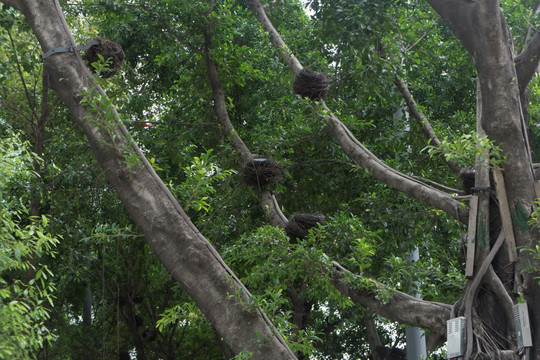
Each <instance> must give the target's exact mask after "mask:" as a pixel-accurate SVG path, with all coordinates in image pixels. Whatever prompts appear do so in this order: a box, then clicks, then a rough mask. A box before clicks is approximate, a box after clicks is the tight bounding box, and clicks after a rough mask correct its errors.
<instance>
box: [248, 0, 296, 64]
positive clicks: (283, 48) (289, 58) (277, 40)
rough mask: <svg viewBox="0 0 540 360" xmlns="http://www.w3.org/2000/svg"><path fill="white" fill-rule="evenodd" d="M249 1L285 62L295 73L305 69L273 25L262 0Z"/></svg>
mask: <svg viewBox="0 0 540 360" xmlns="http://www.w3.org/2000/svg"><path fill="white" fill-rule="evenodd" d="M248 2H249V6H250V7H251V10H252V11H253V13H254V14H255V17H256V18H257V20H259V23H260V24H261V25H262V27H263V29H264V30H265V31H266V32H268V34H269V35H270V41H271V42H272V45H274V47H275V48H276V50H277V52H278V53H279V55H280V56H281V58H282V59H283V61H285V63H286V64H287V65H288V66H289V67H290V68H291V70H292V72H293V74H295V75H296V74H298V73H299V72H300V71H301V70H302V69H303V66H302V64H300V61H298V59H297V58H296V56H294V54H293V53H292V52H291V50H290V49H289V47H288V46H287V44H285V42H284V41H283V39H282V38H281V36H280V35H279V33H278V32H277V30H276V29H275V28H274V25H272V23H271V22H270V20H269V19H268V17H267V16H266V12H265V11H264V8H263V6H262V4H261V2H260V1H259V0H248Z"/></svg>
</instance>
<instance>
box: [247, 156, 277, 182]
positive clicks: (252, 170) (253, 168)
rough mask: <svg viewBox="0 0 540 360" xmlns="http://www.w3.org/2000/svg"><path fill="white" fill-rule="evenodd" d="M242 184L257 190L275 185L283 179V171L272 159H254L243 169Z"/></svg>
mask: <svg viewBox="0 0 540 360" xmlns="http://www.w3.org/2000/svg"><path fill="white" fill-rule="evenodd" d="M243 173H244V174H243V175H244V176H243V178H244V182H245V183H246V184H247V185H249V186H253V187H255V188H258V189H264V188H266V186H268V185H271V184H275V183H277V182H278V181H279V180H280V179H281V178H282V177H283V169H282V168H281V166H280V165H279V164H278V163H277V162H275V161H274V160H272V159H265V158H254V159H251V160H250V161H248V162H246V163H245V164H244V167H243Z"/></svg>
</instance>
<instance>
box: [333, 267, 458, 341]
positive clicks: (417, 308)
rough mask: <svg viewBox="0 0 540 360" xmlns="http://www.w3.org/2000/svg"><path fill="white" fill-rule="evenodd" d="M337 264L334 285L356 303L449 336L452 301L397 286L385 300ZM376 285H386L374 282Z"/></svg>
mask: <svg viewBox="0 0 540 360" xmlns="http://www.w3.org/2000/svg"><path fill="white" fill-rule="evenodd" d="M333 265H334V267H335V270H334V272H333V274H332V277H333V279H334V281H333V282H334V286H335V287H336V288H337V289H338V290H339V291H340V292H341V293H342V294H344V295H346V296H348V297H349V298H350V299H351V300H352V301H354V302H355V303H356V304H358V305H362V306H365V307H367V308H369V309H371V310H373V311H374V312H376V313H377V314H380V315H382V316H384V317H385V318H387V319H389V320H392V321H396V322H399V323H400V324H408V325H413V326H419V327H422V328H424V329H428V330H430V331H432V332H433V333H435V334H438V335H440V336H446V320H448V319H449V318H450V313H451V309H452V306H451V305H447V304H442V303H437V302H433V301H425V300H421V299H417V298H415V297H414V296H410V295H407V294H405V293H402V292H400V291H396V290H394V291H392V292H390V293H389V294H388V297H387V298H386V299H385V301H381V300H380V299H378V298H377V294H376V291H369V290H364V289H359V288H356V287H354V286H352V285H351V282H350V281H349V280H348V279H347V277H351V276H352V277H356V276H355V275H353V274H352V273H351V272H350V271H348V270H347V269H345V268H344V267H342V266H341V265H339V264H338V263H336V262H334V263H333ZM374 286H375V287H381V286H382V285H380V284H378V283H375V282H374ZM419 314H421V315H419Z"/></svg>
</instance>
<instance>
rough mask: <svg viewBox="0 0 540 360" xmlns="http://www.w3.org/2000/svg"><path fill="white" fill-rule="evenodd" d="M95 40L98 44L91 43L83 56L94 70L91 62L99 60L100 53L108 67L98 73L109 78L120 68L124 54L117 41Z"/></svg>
mask: <svg viewBox="0 0 540 360" xmlns="http://www.w3.org/2000/svg"><path fill="white" fill-rule="evenodd" d="M96 41H97V42H98V44H97V45H93V46H91V47H90V48H89V49H88V50H86V52H85V53H84V58H85V59H86V63H87V64H88V67H89V68H90V69H92V71H94V72H95V71H96V69H95V68H94V67H93V66H92V63H95V62H99V61H100V59H99V56H98V54H101V56H103V58H104V59H105V61H106V62H107V65H108V67H107V70H106V71H104V72H102V73H101V74H99V75H100V76H101V77H103V78H109V77H111V76H113V75H114V74H116V72H117V71H118V69H120V66H121V65H122V62H123V61H124V59H125V58H126V55H125V54H124V50H122V47H121V46H120V45H118V44H117V43H114V42H112V41H109V40H105V39H97V40H96Z"/></svg>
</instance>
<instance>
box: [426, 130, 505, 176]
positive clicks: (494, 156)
mask: <svg viewBox="0 0 540 360" xmlns="http://www.w3.org/2000/svg"><path fill="white" fill-rule="evenodd" d="M425 150H426V151H427V152H428V154H429V155H430V156H435V155H442V156H444V158H445V160H446V161H456V162H457V163H459V164H460V165H461V166H463V167H473V166H474V164H475V163H480V164H488V165H489V167H490V168H501V167H503V166H504V163H505V162H506V155H505V154H504V153H503V151H502V149H501V148H500V147H498V146H497V145H496V144H495V143H494V142H493V141H492V140H489V139H488V138H487V136H480V135H478V133H476V132H474V131H473V132H471V133H468V134H463V135H461V136H460V137H458V138H454V139H453V140H451V139H449V138H448V137H445V138H444V139H443V140H441V143H440V145H439V146H434V145H429V146H427V147H426V148H425Z"/></svg>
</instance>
